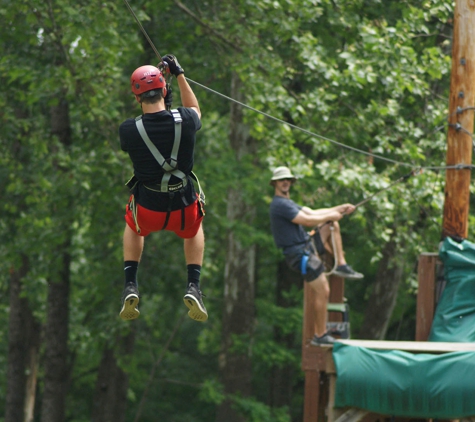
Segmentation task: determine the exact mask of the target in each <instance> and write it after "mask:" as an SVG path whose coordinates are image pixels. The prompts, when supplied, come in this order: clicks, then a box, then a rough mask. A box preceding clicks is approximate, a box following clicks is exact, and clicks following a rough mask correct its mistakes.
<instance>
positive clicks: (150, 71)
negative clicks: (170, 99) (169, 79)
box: [130, 65, 166, 95]
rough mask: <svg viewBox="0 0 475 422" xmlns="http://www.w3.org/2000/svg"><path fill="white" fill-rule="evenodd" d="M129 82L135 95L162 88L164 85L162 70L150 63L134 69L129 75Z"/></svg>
mask: <svg viewBox="0 0 475 422" xmlns="http://www.w3.org/2000/svg"><path fill="white" fill-rule="evenodd" d="M130 84H131V85H132V92H133V93H134V94H136V95H140V94H143V93H144V92H147V91H151V90H152V89H159V88H163V87H164V86H165V85H166V83H165V78H164V77H163V75H162V72H160V70H158V68H156V67H155V66H151V65H146V66H141V67H139V68H138V69H135V70H134V73H132V76H131V77H130Z"/></svg>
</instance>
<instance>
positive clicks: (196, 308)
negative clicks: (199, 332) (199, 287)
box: [183, 294, 208, 322]
mask: <svg viewBox="0 0 475 422" xmlns="http://www.w3.org/2000/svg"><path fill="white" fill-rule="evenodd" d="M183 302H184V303H185V305H186V307H187V308H188V309H189V311H188V316H189V317H190V318H191V319H194V320H195V321H199V322H205V321H206V320H207V319H208V313H207V312H206V309H203V307H202V306H201V305H200V303H199V302H198V301H197V300H196V298H195V297H194V296H193V295H190V294H186V295H185V296H184V297H183Z"/></svg>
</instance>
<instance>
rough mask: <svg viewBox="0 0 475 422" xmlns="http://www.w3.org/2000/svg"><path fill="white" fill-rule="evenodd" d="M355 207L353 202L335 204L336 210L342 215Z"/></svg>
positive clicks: (349, 212) (350, 211)
mask: <svg viewBox="0 0 475 422" xmlns="http://www.w3.org/2000/svg"><path fill="white" fill-rule="evenodd" d="M355 209H356V207H355V206H354V205H353V204H342V205H338V206H337V210H338V212H339V213H340V214H342V215H347V214H351V213H352V212H353V211H354V210H355Z"/></svg>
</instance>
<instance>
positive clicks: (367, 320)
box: [358, 239, 403, 340]
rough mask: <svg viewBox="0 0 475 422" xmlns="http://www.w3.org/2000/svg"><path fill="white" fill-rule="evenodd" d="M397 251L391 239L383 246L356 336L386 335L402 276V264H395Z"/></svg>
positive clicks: (378, 338) (376, 337) (378, 336)
mask: <svg viewBox="0 0 475 422" xmlns="http://www.w3.org/2000/svg"><path fill="white" fill-rule="evenodd" d="M397 251H398V245H396V243H395V241H394V240H393V239H391V240H390V241H389V242H388V243H386V245H385V246H384V249H383V258H382V259H381V262H380V264H379V269H378V272H377V278H376V281H375V283H374V287H373V292H372V293H371V296H370V298H369V300H368V306H367V307H366V313H365V316H364V320H363V324H362V327H361V331H360V333H359V336H358V338H361V339H371V340H383V339H384V337H385V336H386V331H387V328H388V324H389V320H390V319H391V315H392V313H393V310H394V306H395V305H396V300H397V294H398V290H399V284H400V282H401V279H402V276H403V266H402V265H398V264H397Z"/></svg>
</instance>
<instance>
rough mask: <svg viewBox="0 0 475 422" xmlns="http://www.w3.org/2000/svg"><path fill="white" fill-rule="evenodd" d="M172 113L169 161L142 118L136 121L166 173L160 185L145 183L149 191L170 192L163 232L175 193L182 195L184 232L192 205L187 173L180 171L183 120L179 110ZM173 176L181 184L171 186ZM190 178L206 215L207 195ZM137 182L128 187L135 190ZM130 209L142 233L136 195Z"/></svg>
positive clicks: (202, 210)
mask: <svg viewBox="0 0 475 422" xmlns="http://www.w3.org/2000/svg"><path fill="white" fill-rule="evenodd" d="M170 113H171V114H172V117H173V120H174V123H175V138H174V140H173V147H172V152H171V155H170V158H169V159H168V160H167V159H165V158H164V157H163V155H162V154H161V153H160V151H159V150H158V149H157V147H156V146H155V145H154V143H153V142H152V141H151V139H150V138H149V136H148V134H147V131H146V130H145V127H144V124H143V121H142V116H138V117H137V118H136V119H135V125H136V127H137V130H138V132H139V134H140V136H141V137H142V139H143V141H144V142H145V145H147V148H148V149H149V150H150V152H151V153H152V155H153V156H154V158H155V160H156V161H157V163H158V164H159V166H160V167H161V168H162V169H163V171H164V174H163V176H162V179H161V181H160V183H157V184H153V185H150V184H148V185H147V184H145V183H144V186H145V188H147V189H149V190H152V191H154V192H160V193H166V192H168V194H169V196H170V201H169V208H168V210H167V216H166V218H165V222H164V223H163V227H162V229H161V230H164V229H165V228H166V227H167V224H168V220H169V217H170V213H171V203H172V199H173V197H174V196H175V193H177V192H178V193H180V195H181V199H182V202H183V206H182V208H181V230H184V228H185V207H187V206H188V205H190V204H189V203H188V201H187V200H186V198H185V187H186V186H187V184H188V177H187V175H186V174H185V173H183V172H182V171H181V170H179V169H178V151H179V149H180V143H181V124H182V121H183V119H182V117H181V115H180V112H179V111H178V110H177V109H173V110H170ZM172 176H175V177H176V178H178V179H181V180H180V182H179V183H176V184H174V185H171V184H170V183H169V182H170V178H171V177H172ZM190 177H191V178H192V179H193V180H195V181H196V183H197V185H198V190H199V191H198V192H199V193H198V201H199V205H200V211H201V213H202V214H203V215H204V214H205V213H204V205H205V204H206V199H205V194H204V192H203V190H202V189H201V184H200V182H199V180H198V177H197V176H196V175H195V174H194V173H193V172H191V173H190ZM137 182H138V180H137V178H136V177H135V176H134V177H132V179H130V180H129V181H128V182H127V186H128V187H129V189H133V188H134V187H135V186H136V184H137ZM129 208H130V209H131V211H132V215H133V218H134V222H135V227H136V229H137V232H138V233H140V227H139V225H138V221H137V204H136V203H135V197H134V195H132V199H131V201H130V203H129Z"/></svg>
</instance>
